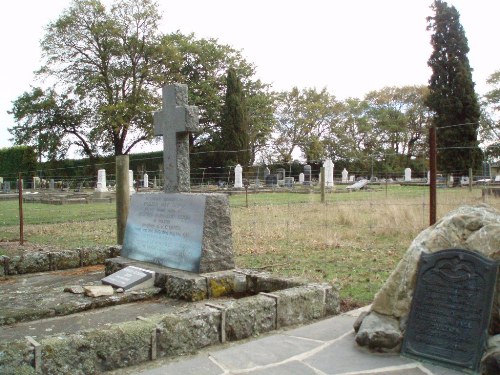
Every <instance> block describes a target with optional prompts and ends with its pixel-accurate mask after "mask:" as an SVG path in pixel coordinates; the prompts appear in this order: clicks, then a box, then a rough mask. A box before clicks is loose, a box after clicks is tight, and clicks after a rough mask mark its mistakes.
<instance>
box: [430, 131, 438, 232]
mask: <svg viewBox="0 0 500 375" xmlns="http://www.w3.org/2000/svg"><path fill="white" fill-rule="evenodd" d="M436 160H437V149H436V128H435V127H434V126H431V127H430V128H429V169H430V181H429V187H430V191H429V195H430V202H429V225H434V224H435V223H436Z"/></svg>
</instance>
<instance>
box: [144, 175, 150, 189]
mask: <svg viewBox="0 0 500 375" xmlns="http://www.w3.org/2000/svg"><path fill="white" fill-rule="evenodd" d="M143 181H144V184H143V186H144V187H145V188H147V187H149V176H148V174H147V173H144V177H143Z"/></svg>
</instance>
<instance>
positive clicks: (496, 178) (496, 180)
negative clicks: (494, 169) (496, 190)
mask: <svg viewBox="0 0 500 375" xmlns="http://www.w3.org/2000/svg"><path fill="white" fill-rule="evenodd" d="M495 182H500V174H499V175H496V176H495Z"/></svg>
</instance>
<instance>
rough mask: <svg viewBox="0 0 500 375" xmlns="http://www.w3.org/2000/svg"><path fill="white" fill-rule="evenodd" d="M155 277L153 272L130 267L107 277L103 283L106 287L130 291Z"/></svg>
mask: <svg viewBox="0 0 500 375" xmlns="http://www.w3.org/2000/svg"><path fill="white" fill-rule="evenodd" d="M153 276H154V272H152V271H148V270H145V269H142V268H138V267H134V266H128V267H125V268H123V269H121V270H120V271H118V272H115V273H113V274H111V275H109V276H106V277H105V278H104V279H102V280H101V282H102V283H103V284H106V285H111V286H113V287H115V288H122V289H123V290H128V289H131V288H133V287H135V286H136V285H139V284H142V283H144V282H145V281H147V280H149V279H151V278H153Z"/></svg>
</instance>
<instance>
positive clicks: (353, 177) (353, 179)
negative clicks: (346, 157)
mask: <svg viewBox="0 0 500 375" xmlns="http://www.w3.org/2000/svg"><path fill="white" fill-rule="evenodd" d="M355 181H356V176H355V175H353V174H352V175H350V176H349V182H355Z"/></svg>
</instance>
